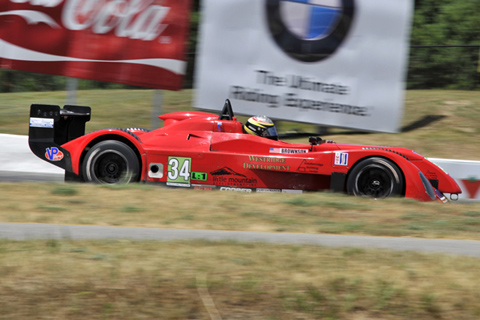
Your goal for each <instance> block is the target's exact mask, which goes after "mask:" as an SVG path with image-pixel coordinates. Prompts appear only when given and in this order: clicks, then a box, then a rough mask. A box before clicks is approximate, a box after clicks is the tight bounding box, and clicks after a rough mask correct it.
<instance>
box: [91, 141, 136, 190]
mask: <svg viewBox="0 0 480 320" xmlns="http://www.w3.org/2000/svg"><path fill="white" fill-rule="evenodd" d="M82 173H83V177H84V179H85V181H86V182H93V183H100V184H126V183H130V182H137V181H138V177H139V173H140V164H139V161H138V158H137V156H136V154H135V152H134V151H133V150H132V148H130V147H129V146H127V145H126V144H125V143H123V142H120V141H116V140H106V141H102V142H99V143H97V144H96V145H94V146H93V147H92V148H91V149H90V150H89V151H88V152H87V154H86V156H85V159H84V161H83V164H82Z"/></svg>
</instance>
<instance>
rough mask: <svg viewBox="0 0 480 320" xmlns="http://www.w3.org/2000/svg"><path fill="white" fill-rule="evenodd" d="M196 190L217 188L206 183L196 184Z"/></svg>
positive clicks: (194, 186)
mask: <svg viewBox="0 0 480 320" xmlns="http://www.w3.org/2000/svg"><path fill="white" fill-rule="evenodd" d="M193 189H194V190H205V191H212V190H214V189H215V186H211V185H205V184H194V185H193Z"/></svg>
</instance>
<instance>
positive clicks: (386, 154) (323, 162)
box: [29, 100, 461, 201]
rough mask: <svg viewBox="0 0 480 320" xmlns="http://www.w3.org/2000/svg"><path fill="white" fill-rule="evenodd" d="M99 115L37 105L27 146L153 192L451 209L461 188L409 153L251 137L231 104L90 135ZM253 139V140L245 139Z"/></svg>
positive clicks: (73, 174) (87, 172)
mask: <svg viewBox="0 0 480 320" xmlns="http://www.w3.org/2000/svg"><path fill="white" fill-rule="evenodd" d="M90 113H91V109H90V108H89V107H81V106H65V107H64V108H63V109H60V107H59V106H55V105H41V104H33V105H32V106H31V109H30V131H29V144H30V148H31V150H32V151H33V153H34V154H36V155H37V156H38V157H39V158H41V159H43V160H45V161H47V162H50V163H51V164H53V165H56V166H58V167H60V168H63V169H65V179H66V180H67V181H87V182H95V183H108V184H116V183H129V182H139V181H141V182H155V183H160V184H164V185H167V186H173V187H186V188H194V189H203V190H213V189H219V190H228V191H240V192H253V191H256V192H302V191H320V190H331V191H334V192H345V193H348V194H351V195H357V196H367V197H373V198H384V197H388V196H402V197H407V198H414V199H418V200H423V201H431V200H435V199H438V200H441V201H446V198H445V196H444V195H443V194H444V193H449V194H451V195H458V194H459V193H461V189H460V187H459V186H458V185H457V183H456V182H455V181H454V180H453V179H452V178H451V177H450V176H449V175H448V174H447V173H445V172H444V171H443V170H442V169H441V168H439V167H438V166H436V165H435V164H433V163H432V162H430V161H429V160H427V159H425V157H423V156H421V155H419V154H417V153H415V152H413V151H411V150H407V149H404V148H390V147H376V146H363V145H347V144H338V143H335V142H333V141H325V140H322V139H320V138H319V137H310V139H309V143H310V144H295V143H288V142H284V141H278V140H275V139H271V138H273V137H272V136H270V137H262V136H256V135H252V134H247V133H246V131H250V130H248V129H247V130H246V129H245V128H244V126H243V125H242V123H241V122H239V121H237V119H236V118H235V116H234V114H233V111H232V106H231V104H230V101H229V100H226V102H225V105H224V107H223V110H222V112H221V114H220V115H215V114H211V113H205V112H198V111H187V112H174V113H169V114H165V115H162V116H160V119H162V120H164V122H165V124H164V127H163V128H160V129H156V130H152V131H150V130H146V129H141V128H127V129H117V128H110V129H103V130H99V131H95V132H91V133H89V134H84V133H85V123H86V122H87V121H89V120H90ZM245 130H246V131H245Z"/></svg>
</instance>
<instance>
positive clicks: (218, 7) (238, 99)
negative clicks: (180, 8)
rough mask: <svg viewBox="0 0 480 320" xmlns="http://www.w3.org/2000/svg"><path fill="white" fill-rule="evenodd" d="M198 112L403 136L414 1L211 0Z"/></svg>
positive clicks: (203, 32) (205, 17)
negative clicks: (226, 110) (227, 109)
mask: <svg viewBox="0 0 480 320" xmlns="http://www.w3.org/2000/svg"><path fill="white" fill-rule="evenodd" d="M202 4H203V10H202V18H201V21H202V23H201V27H200V39H199V40H200V41H199V51H198V55H197V70H196V73H195V74H196V79H195V83H196V88H197V91H196V98H195V107H196V108H199V109H206V110H220V109H221V108H222V106H223V101H224V100H225V99H226V98H229V99H230V100H231V102H232V105H233V110H234V112H235V113H237V114H244V115H258V114H265V115H267V116H269V117H271V118H274V119H283V120H291V121H298V122H306V123H314V124H319V125H324V126H333V127H345V128H355V129H361V130H367V131H380V132H396V131H398V129H399V127H400V124H401V120H402V115H403V104H404V91H405V84H404V81H405V76H406V66H407V56H408V45H409V35H410V34H409V31H410V22H411V16H412V11H413V1H412V0H388V1H378V0H229V1H217V0H203V1H202Z"/></svg>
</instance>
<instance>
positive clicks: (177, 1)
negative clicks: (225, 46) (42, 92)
mask: <svg viewBox="0 0 480 320" xmlns="http://www.w3.org/2000/svg"><path fill="white" fill-rule="evenodd" d="M190 3H191V0H0V68H8V69H16V70H24V71H32V72H39V73H49V74H56V75H64V76H69V77H75V78H85V79H92V80H100V81H108V82H118V83H125V84H131V85H138V86H144V87H150V88H158V89H169V90H179V89H180V88H181V85H182V80H183V76H184V74H185V70H186V61H185V44H186V41H187V33H188V22H189V13H190Z"/></svg>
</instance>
